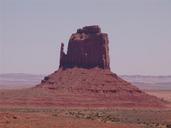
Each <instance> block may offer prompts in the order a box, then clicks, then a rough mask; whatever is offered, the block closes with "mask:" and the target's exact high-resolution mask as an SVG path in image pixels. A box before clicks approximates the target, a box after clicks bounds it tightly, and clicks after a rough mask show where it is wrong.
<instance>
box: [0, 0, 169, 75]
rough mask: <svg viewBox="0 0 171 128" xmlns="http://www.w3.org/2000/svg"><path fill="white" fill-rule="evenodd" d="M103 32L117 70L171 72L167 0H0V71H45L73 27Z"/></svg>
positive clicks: (52, 67) (55, 65)
mask: <svg viewBox="0 0 171 128" xmlns="http://www.w3.org/2000/svg"><path fill="white" fill-rule="evenodd" d="M94 24H98V25H100V26H101V28H102V31H103V32H105V33H108V34H109V41H110V59H111V69H112V71H113V72H115V73H117V74H143V75H170V74H171V0H0V73H16V72H17V73H18V72H19V73H36V74H49V73H51V72H53V71H54V70H57V68H58V65H59V49H60V43H61V42H64V43H65V49H66V46H67V43H68V40H69V38H70V35H71V34H72V33H74V32H76V29H77V28H80V27H83V26H86V25H94Z"/></svg>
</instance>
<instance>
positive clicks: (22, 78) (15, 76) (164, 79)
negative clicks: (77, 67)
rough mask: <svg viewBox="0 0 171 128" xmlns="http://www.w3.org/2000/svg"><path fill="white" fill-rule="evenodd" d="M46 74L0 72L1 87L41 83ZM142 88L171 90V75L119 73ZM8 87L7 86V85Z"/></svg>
mask: <svg viewBox="0 0 171 128" xmlns="http://www.w3.org/2000/svg"><path fill="white" fill-rule="evenodd" d="M44 76H46V74H44V75H43V74H29V73H4V74H0V88H2V87H3V88H5V86H8V88H9V87H10V88H12V87H14V86H16V85H18V86H20V87H21V86H22V87H25V86H28V85H31V86H34V85H35V84H38V83H40V81H41V80H42V78H43V77H44ZM119 76H120V77H121V78H123V79H124V80H127V81H129V82H131V83H133V84H134V85H136V86H137V87H139V88H140V89H144V90H171V75H168V76H164V75H163V76H162V75H158V76H151V75H119ZM6 88H7V87H6Z"/></svg>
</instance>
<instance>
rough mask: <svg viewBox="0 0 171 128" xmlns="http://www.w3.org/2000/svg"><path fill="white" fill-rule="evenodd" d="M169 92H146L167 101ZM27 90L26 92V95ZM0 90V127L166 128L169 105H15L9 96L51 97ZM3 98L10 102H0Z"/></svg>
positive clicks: (47, 94)
mask: <svg viewBox="0 0 171 128" xmlns="http://www.w3.org/2000/svg"><path fill="white" fill-rule="evenodd" d="M170 92H171V91H166V92H163V91H150V92H148V93H149V94H153V95H156V96H158V97H159V98H163V99H164V100H167V101H168V103H169V102H171V100H170V99H171V98H170V96H171V95H170V94H171V93H170ZM26 93H28V94H26ZM29 94H30V92H29V91H28V92H27V91H21V90H0V99H1V100H0V101H1V104H0V128H47V127H48V128H169V125H170V124H171V105H170V106H169V105H168V106H169V107H170V108H167V109H166V108H165V109H160V108H159V109H157V108H156V109H153V108H144V109H143V108H137V109H136V108H129V109H128V108H114V109H103V108H101V109H95V108H94V109H88V108H87V109H85V108H63V107H60V108H59V107H55V106H51V105H47V106H41V105H37V106H35V105H31V104H25V105H22V104H20V105H15V104H12V101H13V99H15V98H17V99H19V98H20V99H22V98H23V97H24V96H29V97H32V98H33V97H38V96H40V97H41V96H42V95H44V96H45V97H51V98H53V94H51V95H49V93H48V92H39V91H35V92H34V91H33V92H32V93H31V94H32V95H31V96H30V95H29ZM3 100H8V101H11V104H6V105H5V104H2V103H3V102H2V101H3Z"/></svg>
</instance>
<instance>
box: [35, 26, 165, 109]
mask: <svg viewBox="0 0 171 128" xmlns="http://www.w3.org/2000/svg"><path fill="white" fill-rule="evenodd" d="M36 87H37V88H43V89H49V90H55V91H56V92H57V93H58V94H61V95H60V96H59V97H58V101H61V102H62V103H61V102H60V103H59V104H62V105H63V106H76V107H87V106H88V107H116V106H123V107H136V106H138V107H161V106H163V101H161V100H160V99H158V98H157V97H154V96H151V95H148V94H146V93H145V92H143V91H141V90H140V89H138V88H137V87H135V86H134V85H132V84H131V83H129V82H127V81H125V80H123V79H122V78H120V77H118V76H117V75H116V74H115V73H112V72H111V71H110V59H109V40H108V35H107V34H106V33H102V32H101V29H100V27H99V26H97V25H94V26H86V27H83V28H81V29H78V30H77V32H76V33H74V34H72V35H71V37H70V39H69V43H68V49H67V53H64V44H63V43H62V44H61V51H60V64H59V69H58V70H57V71H55V72H54V73H52V74H50V75H49V76H46V77H45V78H44V79H43V80H42V82H41V83H40V84H39V85H37V86H36ZM57 104H58V103H57Z"/></svg>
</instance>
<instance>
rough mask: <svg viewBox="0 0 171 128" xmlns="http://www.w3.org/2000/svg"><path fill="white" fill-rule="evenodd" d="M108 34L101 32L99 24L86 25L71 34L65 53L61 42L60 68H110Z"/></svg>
mask: <svg viewBox="0 0 171 128" xmlns="http://www.w3.org/2000/svg"><path fill="white" fill-rule="evenodd" d="M108 44H109V41H108V35H107V34H106V33H101V29H100V28H99V26H86V27H83V28H82V29H78V30H77V32H76V33H74V34H72V35H71V37H70V40H69V44H68V50H67V54H65V53H64V52H63V47H64V44H63V43H62V44H61V53H60V66H59V67H60V68H72V67H81V68H93V67H99V68H103V69H110V60H109V47H108Z"/></svg>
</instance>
